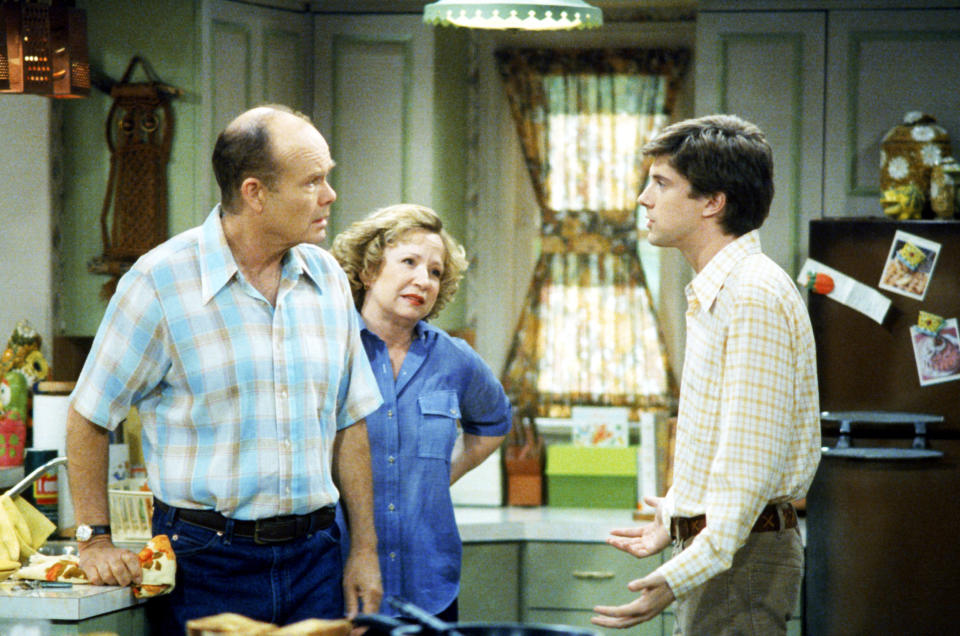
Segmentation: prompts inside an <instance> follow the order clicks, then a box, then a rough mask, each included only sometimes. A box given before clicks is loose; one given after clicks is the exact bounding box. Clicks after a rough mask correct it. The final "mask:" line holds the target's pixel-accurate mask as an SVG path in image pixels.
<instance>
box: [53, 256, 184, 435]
mask: <svg viewBox="0 0 960 636" xmlns="http://www.w3.org/2000/svg"><path fill="white" fill-rule="evenodd" d="M167 340H168V338H167V337H166V331H165V327H164V323H163V311H162V308H161V304H160V301H159V299H158V297H157V294H156V292H155V289H154V286H153V284H152V283H151V280H150V278H149V277H148V276H146V275H145V274H143V273H142V272H140V271H139V270H135V269H134V270H130V271H129V272H127V273H126V274H125V275H124V276H123V278H121V280H120V283H119V284H118V286H117V291H116V292H115V293H114V295H113V297H112V298H111V299H110V303H109V304H108V305H107V310H106V313H105V314H104V317H103V320H102V321H101V323H100V327H99V328H98V329H97V335H96V337H95V338H94V340H93V346H92V347H91V350H90V354H89V355H88V356H87V360H86V362H85V363H84V365H83V370H82V371H81V373H80V377H79V379H78V380H77V386H76V388H75V389H74V391H73V395H72V396H71V402H72V406H73V408H74V409H75V410H76V411H77V412H78V413H80V414H81V415H83V416H84V417H85V418H87V419H88V420H90V421H91V422H93V423H94V424H97V425H99V426H102V427H104V428H107V429H109V430H113V429H115V428H116V427H117V425H119V424H120V422H122V421H123V420H124V419H125V418H126V417H127V414H128V413H129V410H130V406H131V405H133V404H136V403H137V402H138V401H139V400H140V398H142V397H143V396H144V395H146V394H147V393H149V392H150V391H152V390H153V389H154V388H155V387H156V386H157V385H158V384H159V383H160V381H161V380H162V379H163V375H164V373H166V370H167V369H168V368H169V366H170V363H169V352H168V349H167V346H166V344H165V343H166V342H167Z"/></svg>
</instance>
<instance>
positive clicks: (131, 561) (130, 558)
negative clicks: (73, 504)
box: [79, 535, 143, 586]
mask: <svg viewBox="0 0 960 636" xmlns="http://www.w3.org/2000/svg"><path fill="white" fill-rule="evenodd" d="M79 556H80V569H81V570H83V573H84V574H86V575H87V580H88V581H90V583H91V584H92V585H123V586H127V585H130V584H131V583H133V584H135V585H139V584H140V583H141V582H142V581H143V570H142V569H141V568H140V559H139V558H137V555H136V554H134V553H133V552H131V551H130V550H124V549H122V548H118V547H117V546H115V545H113V541H111V540H110V537H107V536H104V535H101V536H97V537H94V538H92V539H90V540H89V541H86V542H84V543H81V544H80V555H79Z"/></svg>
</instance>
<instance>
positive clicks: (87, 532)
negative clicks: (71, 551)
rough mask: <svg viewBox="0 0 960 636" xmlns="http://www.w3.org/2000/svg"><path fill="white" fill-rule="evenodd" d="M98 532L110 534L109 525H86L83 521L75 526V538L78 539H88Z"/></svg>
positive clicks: (98, 533)
mask: <svg viewBox="0 0 960 636" xmlns="http://www.w3.org/2000/svg"><path fill="white" fill-rule="evenodd" d="M100 534H110V526H109V525H93V526H91V525H87V524H85V523H82V524H80V525H79V526H77V540H78V541H89V540H90V539H92V538H94V537H95V536H97V535H100Z"/></svg>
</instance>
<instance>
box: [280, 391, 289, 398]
mask: <svg viewBox="0 0 960 636" xmlns="http://www.w3.org/2000/svg"><path fill="white" fill-rule="evenodd" d="M280 397H281V398H282V399H284V400H286V399H287V390H286V389H280Z"/></svg>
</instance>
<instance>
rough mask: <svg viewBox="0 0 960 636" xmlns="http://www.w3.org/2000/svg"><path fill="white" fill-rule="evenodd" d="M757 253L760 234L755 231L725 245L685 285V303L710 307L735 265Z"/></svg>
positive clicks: (758, 251)
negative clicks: (695, 303) (694, 302)
mask: <svg viewBox="0 0 960 636" xmlns="http://www.w3.org/2000/svg"><path fill="white" fill-rule="evenodd" d="M759 253H760V233H759V232H758V231H757V230H752V231H750V232H747V233H746V234H744V235H743V236H740V237H738V238H737V239H736V240H734V241H733V242H732V243H730V244H728V245H726V246H725V247H724V248H723V249H722V250H720V251H719V252H717V253H716V255H715V256H714V257H713V258H711V259H710V262H709V263H707V265H706V267H704V268H703V269H702V270H700V273H699V274H697V275H696V277H694V279H693V280H692V281H690V283H689V284H688V285H687V287H686V289H685V290H684V292H685V293H686V296H687V302H688V303H690V302H692V301H693V300H694V299H696V301H697V303H699V305H700V306H701V307H712V306H713V302H714V301H715V300H716V299H717V294H719V293H720V290H721V289H722V288H723V284H724V282H725V281H726V280H727V277H728V276H730V272H732V271H733V269H734V267H736V266H737V263H739V262H740V261H742V260H743V259H744V258H746V257H747V256H750V255H752V254H759Z"/></svg>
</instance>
